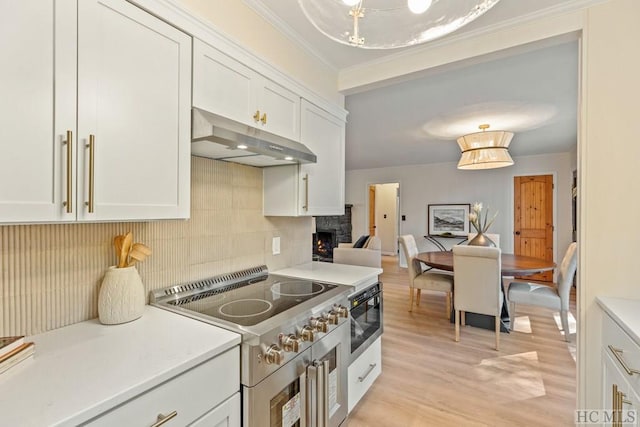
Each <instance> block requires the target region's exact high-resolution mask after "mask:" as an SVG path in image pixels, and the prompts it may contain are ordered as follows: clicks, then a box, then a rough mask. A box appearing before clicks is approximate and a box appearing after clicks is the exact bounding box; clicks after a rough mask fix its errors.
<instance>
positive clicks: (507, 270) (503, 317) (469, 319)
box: [416, 251, 556, 333]
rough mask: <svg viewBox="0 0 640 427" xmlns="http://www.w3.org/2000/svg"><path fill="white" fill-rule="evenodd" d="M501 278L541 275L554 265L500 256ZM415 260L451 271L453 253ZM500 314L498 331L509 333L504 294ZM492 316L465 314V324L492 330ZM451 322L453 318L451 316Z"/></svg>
mask: <svg viewBox="0 0 640 427" xmlns="http://www.w3.org/2000/svg"><path fill="white" fill-rule="evenodd" d="M500 258H501V272H502V276H503V277H504V276H529V275H532V274H537V273H542V272H544V271H550V270H553V269H554V268H555V267H556V263H555V262H553V261H547V260H544V259H540V258H533V257H528V256H524V255H514V254H505V253H503V254H500ZM416 259H417V260H418V261H420V262H421V263H422V264H424V265H426V266H428V267H430V268H437V269H439V270H445V271H453V252H452V251H433V252H420V253H418V255H416ZM453 287H454V289H453V292H454V300H455V282H454V284H453ZM504 295H505V296H504V298H503V304H502V313H501V314H500V321H501V322H500V323H501V326H500V331H501V332H507V333H508V332H509V322H510V321H509V304H508V303H507V300H506V293H505V294H504ZM493 317H494V316H486V315H484V314H477V313H466V314H465V320H466V324H468V325H471V326H477V327H480V328H484V329H493V328H494V327H495V326H494V320H493ZM451 319H452V320H451V321H452V322H453V319H454V316H453V314H452V316H451Z"/></svg>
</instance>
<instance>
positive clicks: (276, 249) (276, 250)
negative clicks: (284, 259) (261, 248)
mask: <svg viewBox="0 0 640 427" xmlns="http://www.w3.org/2000/svg"><path fill="white" fill-rule="evenodd" d="M271 252H273V255H279V254H280V237H274V238H273V240H272V241H271Z"/></svg>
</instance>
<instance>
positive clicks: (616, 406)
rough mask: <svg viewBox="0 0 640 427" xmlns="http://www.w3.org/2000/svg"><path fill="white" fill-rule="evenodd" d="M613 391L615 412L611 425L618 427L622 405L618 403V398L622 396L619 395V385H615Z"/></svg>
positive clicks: (612, 403)
mask: <svg viewBox="0 0 640 427" xmlns="http://www.w3.org/2000/svg"><path fill="white" fill-rule="evenodd" d="M612 389H613V390H612V396H611V398H612V401H611V410H612V411H613V422H612V423H611V427H618V411H619V410H620V405H619V402H618V398H619V396H620V394H619V393H618V385H617V384H613V386H612Z"/></svg>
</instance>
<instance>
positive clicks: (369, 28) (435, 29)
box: [298, 0, 500, 49]
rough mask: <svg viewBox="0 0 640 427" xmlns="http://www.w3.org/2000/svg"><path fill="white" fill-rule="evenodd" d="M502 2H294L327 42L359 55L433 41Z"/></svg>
mask: <svg viewBox="0 0 640 427" xmlns="http://www.w3.org/2000/svg"><path fill="white" fill-rule="evenodd" d="M499 1H500V0H456V1H443V0H298V3H299V4H300V7H301V8H302V11H303V12H304V14H305V15H306V17H307V19H308V20H309V21H310V22H311V23H312V24H313V25H314V26H315V27H316V28H317V29H318V30H319V31H320V32H321V33H323V34H324V35H325V36H327V37H329V38H330V39H333V40H335V41H337V42H339V43H342V44H346V45H349V46H355V47H360V48H363V49H393V48H397V47H404V46H411V45H415V44H419V43H424V42H427V41H430V40H434V39H437V38H438V37H442V36H444V35H446V34H449V33H451V32H453V31H455V30H457V29H458V28H460V27H462V26H464V25H466V24H468V23H469V22H471V21H473V20H474V19H476V18H478V17H479V16H481V15H482V14H484V13H485V12H486V11H488V10H489V9H491V8H492V7H493V6H494V5H495V4H496V3H498V2H499Z"/></svg>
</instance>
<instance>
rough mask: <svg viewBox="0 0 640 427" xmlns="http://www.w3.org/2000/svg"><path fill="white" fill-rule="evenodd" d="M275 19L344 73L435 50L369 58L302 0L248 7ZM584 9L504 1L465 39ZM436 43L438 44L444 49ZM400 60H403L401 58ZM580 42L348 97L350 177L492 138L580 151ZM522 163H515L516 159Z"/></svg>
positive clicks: (258, 1) (445, 158) (442, 155)
mask: <svg viewBox="0 0 640 427" xmlns="http://www.w3.org/2000/svg"><path fill="white" fill-rule="evenodd" d="M244 1H245V3H247V4H248V5H250V6H251V7H253V8H254V9H256V10H257V11H258V12H259V13H261V14H262V15H263V16H264V17H265V18H266V19H267V20H269V21H270V22H272V23H273V24H274V25H276V26H277V27H278V28H279V29H281V30H282V31H283V32H285V33H286V34H288V35H289V36H290V37H291V38H292V39H296V40H297V41H298V43H301V44H302V45H303V46H304V47H305V48H306V49H307V50H308V51H310V52H312V53H313V54H314V55H316V56H317V57H319V58H321V60H322V61H324V62H325V63H327V64H330V65H331V66H332V67H334V68H335V69H336V70H340V69H343V68H347V67H353V66H358V65H363V64H366V63H367V62H370V61H374V60H376V59H380V58H383V57H388V56H393V55H398V54H407V52H409V53H410V51H411V50H417V49H424V48H427V47H428V45H429V43H425V44H424V45H419V46H414V47H410V48H403V49H393V50H365V49H357V48H353V47H350V46H345V45H342V44H339V43H337V42H334V41H332V40H330V39H328V38H326V37H325V36H323V35H321V34H320V33H319V32H318V31H317V30H316V29H315V28H314V27H313V26H312V25H311V24H310V23H308V21H307V20H306V17H305V16H304V14H303V13H302V11H301V9H300V7H299V6H298V2H297V1H296V0H279V1H265V0H244ZM576 3H580V2H579V1H576V0H536V1H535V2H532V1H521V0H502V1H500V2H499V3H498V4H497V5H496V6H495V7H494V8H492V9H491V10H489V11H488V12H487V13H485V14H484V15H483V16H481V17H479V18H478V19H477V20H475V21H474V22H472V23H470V24H469V25H467V26H465V27H463V28H461V29H460V30H458V31H456V32H454V33H452V34H451V35H449V36H446V37H448V38H452V37H458V36H460V34H463V33H465V32H469V34H472V32H474V31H475V32H477V31H482V29H483V28H488V27H496V26H498V25H501V23H502V24H504V23H507V22H513V21H518V20H523V19H528V18H529V19H530V18H531V17H534V16H540V15H541V14H549V13H554V12H555V11H559V10H566V9H568V8H570V7H571V6H575V5H576ZM437 42H438V41H434V42H431V43H437ZM399 52H400V53H399ZM577 94H578V42H577V40H575V37H574V39H573V40H571V39H567V38H563V39H558V41H556V42H552V43H545V44H541V45H540V46H529V47H528V48H526V49H516V50H513V51H512V52H506V53H505V52H503V53H501V55H500V56H499V57H495V58H489V57H486V58H483V59H481V60H479V61H478V60H475V61H474V63H473V64H471V63H469V64H465V63H460V64H456V65H455V66H453V67H446V68H442V69H440V70H435V71H432V72H429V73H427V74H423V75H421V76H416V77H415V78H413V79H411V80H408V81H403V82H401V83H396V84H391V85H387V86H383V87H379V88H375V89H371V90H368V91H364V92H359V93H355V94H350V95H347V96H346V100H345V106H346V109H347V110H348V111H349V116H348V123H347V134H346V168H347V170H353V169H368V168H379V167H387V166H401V165H408V164H425V163H439V162H453V161H457V160H458V159H459V157H460V150H459V148H458V146H457V144H456V142H455V139H456V138H457V137H458V136H461V135H464V134H467V133H471V132H476V131H478V129H477V126H478V125H480V124H483V123H488V124H490V125H491V128H490V130H491V129H493V130H508V131H512V132H514V133H515V136H514V138H513V140H512V142H511V147H510V152H511V154H512V156H514V157H516V156H524V155H535V154H544V153H558V152H568V151H571V150H575V147H576V140H577V134H576V132H577V102H578V100H577ZM516 161H517V160H516Z"/></svg>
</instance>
